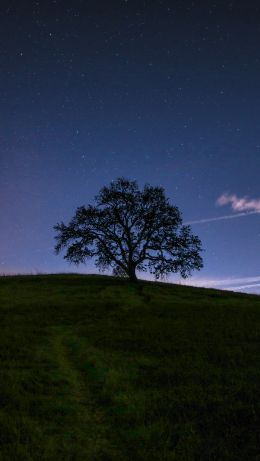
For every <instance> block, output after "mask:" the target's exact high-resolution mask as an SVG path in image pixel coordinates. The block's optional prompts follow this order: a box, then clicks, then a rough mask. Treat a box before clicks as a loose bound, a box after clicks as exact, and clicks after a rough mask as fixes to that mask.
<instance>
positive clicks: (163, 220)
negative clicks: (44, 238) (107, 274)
mask: <svg viewBox="0 0 260 461" xmlns="http://www.w3.org/2000/svg"><path fill="white" fill-rule="evenodd" d="M54 229H55V230H56V231H57V235H56V236H55V238H56V240H57V244H56V246H55V251H56V253H57V254H58V253H59V252H60V251H61V250H63V249H66V253H65V256H64V259H67V260H68V261H70V262H72V263H75V264H79V263H84V262H85V261H86V260H87V259H88V258H95V264H96V266H97V267H99V268H100V269H101V270H105V269H106V268H108V267H112V268H113V273H114V274H115V275H121V276H128V277H129V279H130V280H131V281H136V280H137V277H136V271H144V272H147V271H149V272H150V273H151V274H154V275H155V278H156V279H159V278H161V277H163V276H166V275H167V274H169V273H176V272H179V273H180V274H181V276H182V277H184V278H185V277H188V276H189V275H190V273H191V271H192V270H193V269H197V270H199V269H201V268H202V267H203V262H202V258H201V256H200V251H201V241H200V239H199V238H198V237H197V236H195V235H192V234H191V229H190V227H189V226H184V225H182V218H181V214H180V212H179V210H178V208H177V207H176V206H172V205H170V203H169V200H168V199H167V198H166V197H165V192H164V189H163V188H162V187H152V186H150V185H149V184H146V185H145V186H144V189H143V190H139V188H138V185H137V182H136V181H129V180H128V179H126V178H119V179H117V180H116V181H112V182H111V183H110V185H109V186H107V187H103V188H102V189H101V190H100V192H99V194H98V195H97V196H96V197H95V206H92V205H88V206H87V207H85V206H82V207H79V208H77V210H76V213H75V216H74V217H73V218H72V220H71V221H70V223H69V224H68V225H67V226H66V225H65V224H64V223H63V222H61V223H58V224H56V226H54Z"/></svg>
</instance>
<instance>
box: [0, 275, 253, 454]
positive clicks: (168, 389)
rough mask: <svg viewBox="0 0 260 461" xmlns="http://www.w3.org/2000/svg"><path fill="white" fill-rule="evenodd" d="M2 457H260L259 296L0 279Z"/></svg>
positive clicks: (90, 281)
mask: <svg viewBox="0 0 260 461" xmlns="http://www.w3.org/2000/svg"><path fill="white" fill-rule="evenodd" d="M0 303H1V305H0V363H1V368H0V460H1V461H8V460H12V461H16V460H17V461H29V460H30V461H32V460H33V461H34V460H37V461H38V460H40V461H43V460H44V461H45V460H46V461H47V460H48V461H52V460H55V461H56V460H67V461H73V460H75V461H81V460H82V461H83V460H84V461H88V460H89V461H130V460H131V461H139V460H140V461H141V460H147V461H148V460H149V461H160V460H161V461H197V460H198V461H211V460H212V461H213V460H214V461H238V460H239V461H240V460H241V461H242V460H243V461H245V460H250V461H257V460H260V297H257V296H252V295H243V294H235V293H232V292H223V291H222V292H221V291H217V290H206V289H199V288H191V287H185V286H184V287H181V286H174V285H167V284H159V283H151V282H150V283H149V282H140V284H138V285H137V286H134V285H131V284H129V283H128V282H127V281H124V280H119V279H113V278H111V277H101V276H80V275H78V276H77V275H60V276H58V275H57V276H55V275H52V276H16V277H2V278H1V279H0Z"/></svg>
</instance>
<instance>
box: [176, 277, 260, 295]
mask: <svg viewBox="0 0 260 461" xmlns="http://www.w3.org/2000/svg"><path fill="white" fill-rule="evenodd" d="M180 283H181V284H182V285H191V286H196V287H204V288H216V289H220V290H230V291H243V290H247V289H258V290H257V291H258V292H259V287H260V276H259V275H257V276H255V277H241V278H234V277H227V278H226V279H208V278H206V279H203V278H198V279H191V280H189V281H187V282H186V281H184V282H183V281H180Z"/></svg>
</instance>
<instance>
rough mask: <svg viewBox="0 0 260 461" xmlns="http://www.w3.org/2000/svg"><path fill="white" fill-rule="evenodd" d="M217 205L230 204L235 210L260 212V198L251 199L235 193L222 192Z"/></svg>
mask: <svg viewBox="0 0 260 461" xmlns="http://www.w3.org/2000/svg"><path fill="white" fill-rule="evenodd" d="M216 203H217V205H219V206H223V205H229V204H231V208H232V210H233V211H240V212H241V211H244V212H249V211H250V212H251V213H260V199H249V198H248V197H238V196H237V195H235V194H227V193H225V194H222V195H221V196H220V197H219V198H218V199H217V202H216Z"/></svg>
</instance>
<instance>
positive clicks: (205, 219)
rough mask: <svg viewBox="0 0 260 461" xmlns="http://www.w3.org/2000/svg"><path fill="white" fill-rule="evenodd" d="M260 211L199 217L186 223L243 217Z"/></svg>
mask: <svg viewBox="0 0 260 461" xmlns="http://www.w3.org/2000/svg"><path fill="white" fill-rule="evenodd" d="M258 213H260V211H247V212H244V213H237V214H229V215H224V216H217V217H216V218H202V219H197V220H195V221H186V222H185V223H184V224H188V225H190V224H204V223H208V222H213V221H225V220H226V219H234V218H241V216H248V215H251V214H258Z"/></svg>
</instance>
